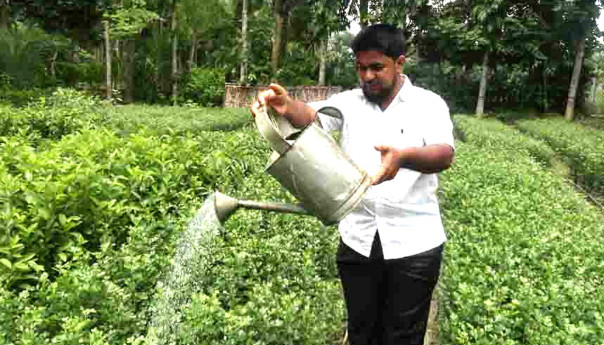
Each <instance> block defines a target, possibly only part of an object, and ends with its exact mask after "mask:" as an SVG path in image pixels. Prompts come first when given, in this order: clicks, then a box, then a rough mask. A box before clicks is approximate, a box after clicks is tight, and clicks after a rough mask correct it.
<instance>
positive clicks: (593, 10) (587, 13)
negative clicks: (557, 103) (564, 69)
mask: <svg viewBox="0 0 604 345" xmlns="http://www.w3.org/2000/svg"><path fill="white" fill-rule="evenodd" d="M598 5H600V6H601V5H602V2H600V1H596V0H577V1H572V2H564V4H562V6H561V7H562V8H563V9H564V10H565V11H564V16H563V18H564V19H565V21H566V23H567V25H566V26H567V27H569V28H571V31H570V34H571V37H570V39H571V42H573V43H574V45H575V47H576V48H575V62H574V67H573V74H572V77H571V81H570V86H569V88H568V97H567V101H566V110H565V112H564V118H565V119H567V120H569V121H572V120H573V119H574V117H575V105H576V97H577V89H578V85H579V78H580V77H581V71H582V69H583V58H584V57H585V49H586V43H587V42H586V41H587V40H588V39H589V38H593V37H594V33H593V32H594V31H595V30H597V26H596V19H597V18H598V16H599V14H600V8H599V6H598Z"/></svg>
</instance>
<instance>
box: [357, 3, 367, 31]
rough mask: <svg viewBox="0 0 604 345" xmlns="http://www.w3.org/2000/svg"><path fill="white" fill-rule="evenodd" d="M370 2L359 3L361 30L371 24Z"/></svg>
mask: <svg viewBox="0 0 604 345" xmlns="http://www.w3.org/2000/svg"><path fill="white" fill-rule="evenodd" d="M368 13H369V0H360V1H359V17H360V22H361V29H364V28H365V27H366V26H367V25H368V24H369V18H368Z"/></svg>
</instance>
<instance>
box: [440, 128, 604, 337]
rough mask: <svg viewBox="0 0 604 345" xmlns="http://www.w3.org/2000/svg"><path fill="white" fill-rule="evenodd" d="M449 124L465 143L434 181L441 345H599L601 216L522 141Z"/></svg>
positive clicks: (511, 134) (603, 299) (602, 331)
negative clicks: (439, 213) (439, 219)
mask: <svg viewBox="0 0 604 345" xmlns="http://www.w3.org/2000/svg"><path fill="white" fill-rule="evenodd" d="M455 122H456V125H457V127H458V129H459V130H461V132H462V133H464V134H465V138H466V140H467V142H459V143H458V144H457V145H458V146H457V157H456V162H455V164H454V166H453V167H452V168H451V169H450V170H448V171H446V172H445V173H443V174H441V177H442V178H441V193H442V195H441V201H442V203H443V218H444V220H445V223H446V228H447V232H448V236H449V242H448V243H447V246H446V254H445V256H444V258H445V259H444V268H443V273H442V276H441V280H440V283H439V284H440V289H439V303H440V309H439V313H440V330H439V333H440V335H441V342H442V343H443V344H598V343H600V342H601V339H603V337H604V318H603V317H602V310H603V309H604V289H603V288H602V277H604V271H603V267H602V264H601V259H600V258H601V257H603V255H604V247H602V246H598V245H597V243H598V241H599V240H598V239H599V238H601V237H602V235H604V219H603V218H604V217H603V216H602V214H601V212H599V211H598V210H597V209H596V208H595V207H593V206H592V205H590V204H589V203H587V202H586V201H585V200H584V197H583V196H582V195H580V194H577V193H576V192H575V191H574V189H573V187H572V186H570V185H568V184H567V183H566V182H565V181H564V179H563V178H562V177H559V176H556V175H554V174H552V173H551V172H550V171H549V170H548V169H545V168H544V167H543V166H542V165H541V164H539V163H538V162H537V161H536V160H535V158H534V157H533V156H532V155H531V152H533V150H522V149H519V147H518V145H517V142H526V141H527V139H526V138H525V137H524V136H523V135H522V134H521V133H520V132H518V131H513V130H508V129H506V128H502V127H500V125H499V124H495V123H493V122H492V121H490V120H476V119H470V118H467V117H463V116H458V117H456V118H455ZM481 132H482V133H481ZM501 133H505V135H504V136H502V135H501ZM505 138H507V139H505ZM474 139H476V141H474Z"/></svg>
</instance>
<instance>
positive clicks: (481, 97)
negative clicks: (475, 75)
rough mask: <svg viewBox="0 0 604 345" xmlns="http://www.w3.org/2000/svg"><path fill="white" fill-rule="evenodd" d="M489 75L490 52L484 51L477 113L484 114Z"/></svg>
mask: <svg viewBox="0 0 604 345" xmlns="http://www.w3.org/2000/svg"><path fill="white" fill-rule="evenodd" d="M488 76H489V52H488V51H486V52H485V53H484V57H483V59H482V77H481V78H480V89H479V91H478V102H476V115H478V116H482V114H483V113H484V99H485V95H486V93H487V82H488Z"/></svg>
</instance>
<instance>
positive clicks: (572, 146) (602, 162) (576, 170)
mask: <svg viewBox="0 0 604 345" xmlns="http://www.w3.org/2000/svg"><path fill="white" fill-rule="evenodd" d="M517 126H518V128H519V129H520V130H521V131H523V132H525V133H527V134H529V135H531V136H533V137H536V138H539V139H541V140H544V141H546V142H547V143H548V144H549V145H550V146H551V147H552V148H553V149H554V150H555V151H556V152H557V153H558V154H560V156H562V157H564V158H565V159H566V160H567V161H568V163H569V165H570V166H571V167H572V169H573V174H574V175H575V177H576V180H577V182H579V183H580V184H581V185H583V186H585V187H586V188H587V189H588V190H589V191H591V192H594V193H595V194H598V195H600V196H604V175H603V174H602V172H603V171H604V132H603V131H601V130H598V129H595V128H589V127H585V126H583V125H581V124H576V123H569V122H568V121H564V120H563V119H540V120H522V121H518V123H517Z"/></svg>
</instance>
